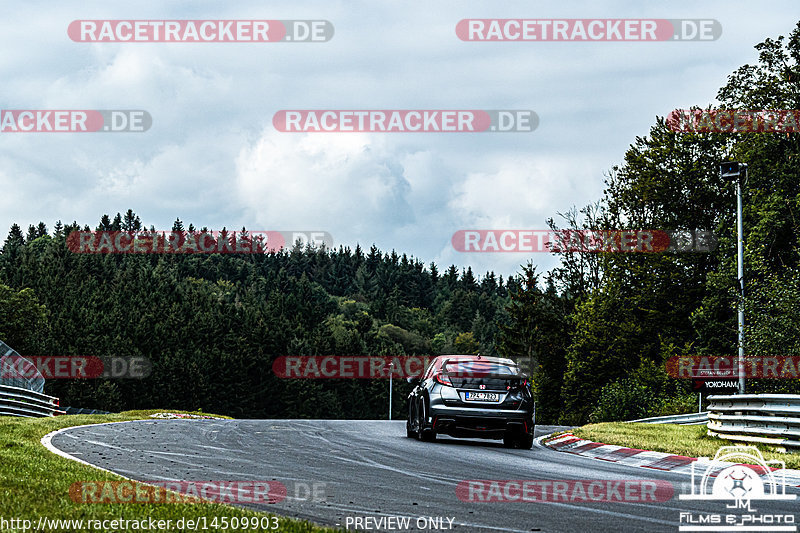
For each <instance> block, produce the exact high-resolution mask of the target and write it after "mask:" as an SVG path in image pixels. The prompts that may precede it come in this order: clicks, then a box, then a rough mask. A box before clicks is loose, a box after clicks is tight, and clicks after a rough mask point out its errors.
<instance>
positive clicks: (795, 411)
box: [708, 394, 800, 451]
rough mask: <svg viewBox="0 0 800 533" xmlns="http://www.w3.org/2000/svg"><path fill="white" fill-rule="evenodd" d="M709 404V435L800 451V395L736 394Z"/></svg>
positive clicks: (713, 400)
mask: <svg viewBox="0 0 800 533" xmlns="http://www.w3.org/2000/svg"><path fill="white" fill-rule="evenodd" d="M708 400H709V401H710V402H711V404H710V405H709V407H708V410H709V414H708V419H709V420H708V434H709V435H712V436H716V437H721V438H724V439H730V440H734V441H742V442H761V443H764V444H771V445H774V446H780V447H784V448H796V449H800V395H797V394H737V395H731V396H709V397H708ZM795 451H797V450H795Z"/></svg>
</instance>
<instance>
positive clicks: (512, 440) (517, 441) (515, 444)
mask: <svg viewBox="0 0 800 533" xmlns="http://www.w3.org/2000/svg"><path fill="white" fill-rule="evenodd" d="M503 446H505V447H506V448H519V449H522V450H530V449H531V448H533V435H528V434H527V433H506V434H505V436H504V437H503Z"/></svg>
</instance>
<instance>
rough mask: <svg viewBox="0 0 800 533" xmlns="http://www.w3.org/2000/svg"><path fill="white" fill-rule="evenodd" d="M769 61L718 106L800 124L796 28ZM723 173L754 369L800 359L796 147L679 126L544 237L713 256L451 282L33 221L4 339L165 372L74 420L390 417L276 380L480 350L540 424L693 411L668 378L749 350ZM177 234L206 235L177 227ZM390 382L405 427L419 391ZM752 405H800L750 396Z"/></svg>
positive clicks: (72, 400)
mask: <svg viewBox="0 0 800 533" xmlns="http://www.w3.org/2000/svg"><path fill="white" fill-rule="evenodd" d="M756 49H757V51H758V54H759V59H758V62H757V63H755V64H748V65H743V66H742V67H741V68H739V69H738V70H736V71H735V72H733V73H732V74H731V75H730V76H729V77H728V79H727V82H726V83H725V85H724V86H722V88H721V89H719V91H718V93H717V95H716V100H717V102H719V104H718V107H720V108H724V109H794V110H796V109H800V66H798V63H800V24H798V25H797V26H796V27H795V28H794V30H793V31H792V33H791V34H790V35H789V36H788V38H785V37H776V38H768V39H766V40H765V41H764V42H762V43H760V44H759V45H757V46H756ZM714 96H715V95H709V101H710V100H711V99H712V98H713V97H714ZM669 111H670V110H664V114H665V115H666V114H667V113H668V112H669ZM723 161H739V162H742V163H747V164H748V165H749V172H748V179H747V183H746V184H745V187H744V202H743V204H744V232H745V233H744V234H745V286H746V292H745V294H746V299H745V309H746V317H747V318H746V324H745V339H746V341H745V346H746V353H747V355H748V356H768V355H769V356H772V355H782V356H800V133H797V132H793V133H733V134H732V133H675V132H674V131H672V130H670V128H669V127H668V124H667V123H666V121H665V119H664V118H661V117H657V118H656V119H655V122H654V124H653V125H652V127H651V128H650V131H649V133H648V134H647V135H646V136H642V137H638V136H637V137H636V138H635V140H634V141H633V142H632V144H631V146H630V147H629V149H628V150H627V152H626V153H625V154H624V157H623V160H622V162H621V163H620V164H619V165H616V166H612V167H611V168H610V169H609V170H608V171H607V172H606V173H605V176H604V180H605V185H606V187H605V192H604V194H603V196H602V198H599V199H598V200H597V202H596V203H594V204H592V205H589V206H581V207H577V208H573V209H571V210H569V211H566V212H564V213H561V214H558V213H553V218H552V219H550V220H549V221H547V222H548V224H549V225H550V226H551V227H552V228H554V229H555V228H567V229H581V228H605V229H625V228H632V229H636V228H645V229H663V230H695V229H702V230H711V231H713V232H714V233H715V234H716V236H717V240H718V247H717V248H716V249H715V250H714V251H712V252H710V253H652V254H647V253H590V252H583V253H581V252H572V253H566V254H562V256H561V260H562V262H561V266H559V267H557V268H555V269H553V270H551V271H549V272H541V271H538V270H537V269H536V268H535V266H534V265H533V264H529V265H528V266H527V267H523V268H522V269H521V270H520V272H519V273H518V274H516V275H514V276H512V277H509V278H507V279H503V278H502V277H501V276H496V275H495V274H494V273H492V272H488V273H474V272H473V271H472V270H471V269H469V268H467V269H464V270H459V269H457V268H456V267H454V266H451V267H449V268H446V269H443V270H441V271H440V270H439V267H437V266H436V265H434V264H432V263H430V264H425V263H424V262H423V261H422V260H420V259H418V258H414V257H409V256H408V255H406V254H403V253H402V251H397V252H396V251H382V250H378V249H377V248H376V247H375V246H372V247H371V248H369V249H368V250H367V249H362V248H361V247H359V246H356V247H355V248H354V249H353V248H347V247H340V248H338V249H330V250H328V249H324V248H323V249H316V248H312V247H302V246H294V247H290V248H288V249H284V250H281V251H279V252H271V253H266V254H258V255H256V254H248V255H244V254H238V255H237V254H223V255H220V254H211V255H204V254H195V255H177V254H98V255H93V254H76V253H73V252H71V251H69V250H68V249H67V246H66V236H67V235H68V234H69V233H70V232H71V231H74V230H107V231H137V230H141V229H143V228H145V227H146V226H145V224H147V221H142V220H140V219H139V217H138V216H137V215H136V213H135V212H134V211H133V210H128V211H127V212H126V213H124V214H122V213H120V214H117V215H116V216H114V217H113V218H112V216H110V214H102V213H98V217H99V222H98V223H96V224H94V225H92V226H85V225H79V224H78V223H77V222H73V223H71V224H66V225H64V224H62V223H61V222H55V221H52V220H51V221H45V222H38V221H19V222H18V224H20V225H18V224H15V225H13V226H12V227H11V228H10V231H9V233H8V235H7V237H6V238H5V241H4V243H3V247H2V253H0V339H2V340H4V341H5V342H6V343H7V344H9V345H11V346H12V347H14V348H15V349H16V350H17V351H19V352H20V353H21V354H23V355H84V356H111V355H114V356H145V357H147V358H149V359H150V361H151V362H152V364H153V372H152V374H151V376H150V377H148V378H146V379H141V380H136V379H129V380H50V381H48V383H47V385H46V391H47V392H48V393H50V394H53V395H56V396H59V397H61V398H62V405H73V406H79V407H89V408H98V409H105V410H111V411H117V410H123V409H134V408H156V407H157V408H162V407H163V408H176V409H178V408H179V409H202V410H204V411H209V412H216V413H221V414H226V415H231V416H236V417H279V418H317V417H319V418H385V417H386V406H387V402H388V383H387V381H386V380H302V379H280V378H277V377H276V376H274V375H273V374H272V362H273V361H274V359H275V358H276V357H279V356H283V355H437V354H442V353H476V352H480V353H482V354H486V355H496V354H499V355H504V356H509V357H513V358H515V359H517V360H520V361H523V362H524V361H529V362H533V363H534V366H535V368H536V372H535V376H534V380H533V384H534V390H535V393H536V397H537V419H538V422H539V423H555V422H562V423H570V424H575V423H582V422H586V421H601V420H623V419H632V418H637V417H644V416H654V415H658V414H670V413H676V412H688V411H691V410H692V409H696V407H697V395H696V394H695V395H692V394H691V393H690V392H689V386H688V383H686V382H685V381H679V380H675V379H672V378H670V377H669V376H668V375H667V373H666V371H665V366H664V363H665V361H666V360H667V359H668V358H670V357H673V356H680V355H734V354H735V352H736V339H737V336H736V305H737V283H736V253H735V250H736V211H735V206H736V197H735V184H734V183H733V182H731V181H730V180H729V179H728V178H722V177H721V176H720V171H719V165H720V163H722V162H723ZM609 164H611V162H610V163H609ZM176 215H179V216H180V214H179V213H176ZM53 218H54V219H55V218H58V214H55V213H54V217H53ZM31 222H34V224H33V225H30V226H29V227H28V229H27V231H25V230H23V229H22V228H24V227H25V226H26V225H28V224H30V223H31ZM36 222H38V224H36ZM194 222H197V223H198V224H202V223H203V221H194ZM85 223H86V221H83V224H85ZM173 230H175V231H194V230H195V228H194V226H191V225H187V227H186V228H184V223H183V222H181V221H180V220H176V221H175V225H174V227H173ZM465 258H468V255H465ZM466 260H468V259H466ZM525 261H526V260H525V259H521V262H525ZM394 386H395V389H394V391H395V392H394V405H393V411H394V414H395V416H397V417H401V416H403V413H404V410H405V394H404V393H406V392H407V391H408V390H409V385H408V384H407V383H405V382H404V381H401V380H396V381H395V383H394ZM748 391H749V392H766V391H776V392H795V393H797V392H800V387H798V381H797V380H751V381H750V382H748Z"/></svg>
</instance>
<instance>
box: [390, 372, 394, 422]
mask: <svg viewBox="0 0 800 533" xmlns="http://www.w3.org/2000/svg"><path fill="white" fill-rule="evenodd" d="M393 373H394V363H389V420H391V419H392V374H393Z"/></svg>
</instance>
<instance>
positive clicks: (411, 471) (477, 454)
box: [52, 420, 800, 533]
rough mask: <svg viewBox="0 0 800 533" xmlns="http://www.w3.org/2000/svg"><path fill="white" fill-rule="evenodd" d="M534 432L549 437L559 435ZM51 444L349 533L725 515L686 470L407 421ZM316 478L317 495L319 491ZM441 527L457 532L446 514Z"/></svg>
mask: <svg viewBox="0 0 800 533" xmlns="http://www.w3.org/2000/svg"><path fill="white" fill-rule="evenodd" d="M536 429H537V436H539V435H544V434H547V433H550V432H552V431H553V430H554V429H555V428H553V427H552V426H548V427H545V426H542V427H537V428H536ZM52 444H53V445H54V446H55V447H57V448H58V449H60V450H62V451H64V452H66V453H69V454H71V455H74V456H75V457H77V458H79V459H81V460H83V461H86V462H89V463H91V464H93V465H97V466H100V467H103V468H106V469H108V470H111V471H114V472H117V473H119V474H121V475H123V476H126V477H129V478H132V479H136V480H143V481H146V480H191V481H200V480H217V481H221V480H226V481H234V480H236V481H239V480H250V481H264V480H277V481H280V482H282V483H283V484H284V485H285V486H286V487H287V492H288V496H287V498H286V499H285V500H283V501H282V502H280V503H275V504H261V505H260V506H259V505H255V506H253V507H257V508H259V509H261V510H266V511H270V512H273V513H276V514H280V515H285V516H292V517H297V518H303V519H307V520H311V521H313V522H316V523H319V524H324V525H333V526H339V527H342V528H344V527H345V525H347V524H348V522H347V520H348V517H349V519H350V521H351V522H350V524H352V523H353V522H352V520H353V519H354V518H355V517H373V519H378V518H380V517H389V516H392V517H396V516H400V517H410V518H411V524H412V527H411V528H410V529H409V531H421V530H425V531H433V530H436V529H418V528H417V527H416V525H415V523H416V521H417V519H419V518H420V517H447V518H451V519H454V520H453V522H452V530H454V531H461V532H472V531H481V532H483V531H487V532H488V531H512V532H513V531H517V532H529V531H546V532H579V533H588V532H594V531H612V532H614V531H622V532H628V531H630V532H636V531H641V532H653V531H665V532H673V533H674V532H677V531H678V526H679V516H680V513H681V512H682V511H693V512H703V511H706V512H713V513H719V512H723V513H724V512H725V511H724V508H723V510H722V511H721V510H720V508H721V504H720V503H719V502H704V501H685V500H679V499H678V495H679V494H682V493H689V492H690V489H689V486H690V478H689V476H688V475H685V474H677V473H670V472H664V471H658V470H652V469H647V468H637V467H629V466H624V465H619V464H615V463H611V462H605V461H600V460H595V459H587V458H583V457H579V456H576V455H572V454H569V453H559V452H554V451H551V450H549V449H545V448H542V447H539V446H537V445H534V448H533V449H532V450H508V449H505V448H503V447H502V443H500V442H499V441H481V440H469V441H465V440H455V439H450V438H447V437H439V438H438V440H437V442H435V443H425V442H419V441H416V440H413V439H409V438H407V437H406V436H405V422H404V421H392V422H389V421H385V420H384V421H363V420H360V421H346V420H224V421H221V420H153V421H139V422H129V423H122V424H111V425H101V426H89V427H77V428H71V429H69V430H67V431H65V432H62V433H60V434H58V435H56V436H55V437H54V438H53V440H52ZM476 479H477V480H642V479H655V480H663V481H668V482H670V483H672V485H673V487H674V495H673V497H672V499H671V500H669V501H666V502H663V503H651V502H648V503H639V502H637V503H629V502H613V503H580V502H576V503H566V502H556V503H540V502H468V501H461V500H460V499H459V498H458V497H457V495H456V486H457V484H458V483H459V482H460V481H462V480H476ZM315 483H316V484H317V497H316V498H315V497H313V494H310V492H312V490H313V486H314V484H315ZM787 493H793V494H797V490H791V489H789V490H787ZM296 496H299V497H296ZM251 506H252V505H251ZM753 506H754V508H757V510H758V513H759V514H760V513H769V512H772V513H783V514H792V515H793V514H795V513H797V511H798V510H800V500H795V501H780V502H775V501H772V502H765V501H758V502H753ZM722 507H724V506H722ZM442 525H443V528H442V529H443V530H448V521H447V520H446V518H445V519H443V520H442ZM351 529H353V526H352V525H351ZM442 529H439V530H442ZM371 530H372V531H375V530H376V529H371ZM384 530H385V531H392V530H394V531H397V529H384Z"/></svg>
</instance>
